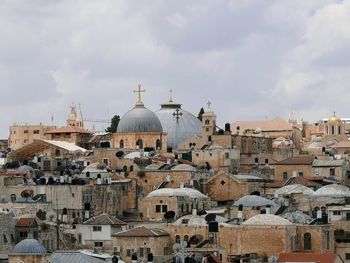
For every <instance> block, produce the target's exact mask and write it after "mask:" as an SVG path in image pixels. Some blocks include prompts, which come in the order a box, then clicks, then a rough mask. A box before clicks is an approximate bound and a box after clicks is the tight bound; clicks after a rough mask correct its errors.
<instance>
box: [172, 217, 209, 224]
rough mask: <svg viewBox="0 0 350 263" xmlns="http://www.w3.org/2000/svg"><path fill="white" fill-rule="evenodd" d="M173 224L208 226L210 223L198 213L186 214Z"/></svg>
mask: <svg viewBox="0 0 350 263" xmlns="http://www.w3.org/2000/svg"><path fill="white" fill-rule="evenodd" d="M173 225H175V226H179V225H190V226H206V225H208V223H207V221H206V220H205V219H204V218H203V217H201V216H198V215H185V216H182V217H180V218H179V219H178V220H176V221H175V222H174V223H173Z"/></svg>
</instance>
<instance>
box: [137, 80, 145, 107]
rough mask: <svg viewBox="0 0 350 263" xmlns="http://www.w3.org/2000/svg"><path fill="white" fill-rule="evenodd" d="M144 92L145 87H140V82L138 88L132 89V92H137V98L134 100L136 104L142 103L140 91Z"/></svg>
mask: <svg viewBox="0 0 350 263" xmlns="http://www.w3.org/2000/svg"><path fill="white" fill-rule="evenodd" d="M142 92H146V90H145V89H142V86H141V84H139V85H138V90H134V93H138V100H137V102H136V105H143V102H142V100H141V93H142Z"/></svg>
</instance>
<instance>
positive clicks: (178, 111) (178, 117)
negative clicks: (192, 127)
mask: <svg viewBox="0 0 350 263" xmlns="http://www.w3.org/2000/svg"><path fill="white" fill-rule="evenodd" d="M173 116H174V117H175V119H176V122H179V119H180V117H181V116H182V112H181V110H179V109H178V108H177V109H176V110H175V112H173Z"/></svg>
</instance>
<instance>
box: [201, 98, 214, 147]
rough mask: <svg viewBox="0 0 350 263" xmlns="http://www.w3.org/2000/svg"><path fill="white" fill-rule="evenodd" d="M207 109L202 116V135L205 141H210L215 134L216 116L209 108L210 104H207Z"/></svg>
mask: <svg viewBox="0 0 350 263" xmlns="http://www.w3.org/2000/svg"><path fill="white" fill-rule="evenodd" d="M207 105H208V108H207V109H206V110H205V112H204V113H203V115H202V135H203V138H204V139H207V141H208V142H209V141H211V136H212V135H213V134H215V132H216V114H215V113H214V111H213V109H212V108H211V103H210V102H208V103H207Z"/></svg>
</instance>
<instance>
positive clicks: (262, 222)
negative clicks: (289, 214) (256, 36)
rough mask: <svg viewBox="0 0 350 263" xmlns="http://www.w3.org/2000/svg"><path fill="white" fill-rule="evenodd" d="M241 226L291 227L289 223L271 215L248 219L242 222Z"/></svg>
mask: <svg viewBox="0 0 350 263" xmlns="http://www.w3.org/2000/svg"><path fill="white" fill-rule="evenodd" d="M242 225H255V226H276V225H278V226H286V225H292V223H291V222H290V221H288V220H287V219H284V218H282V217H280V216H275V215H271V214H260V215H256V216H253V217H251V218H249V219H248V220H246V221H244V222H243V223H242Z"/></svg>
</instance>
